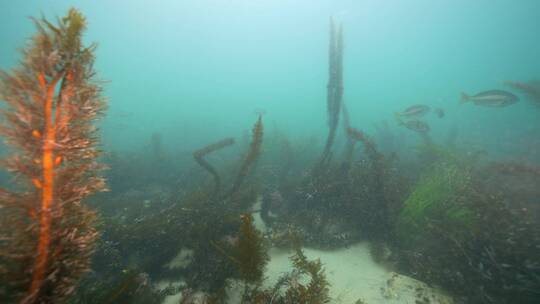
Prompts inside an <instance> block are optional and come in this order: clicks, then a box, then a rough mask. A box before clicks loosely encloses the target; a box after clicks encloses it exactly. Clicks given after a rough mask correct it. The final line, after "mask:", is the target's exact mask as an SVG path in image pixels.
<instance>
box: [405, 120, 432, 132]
mask: <svg viewBox="0 0 540 304" xmlns="http://www.w3.org/2000/svg"><path fill="white" fill-rule="evenodd" d="M398 123H399V124H400V125H402V126H404V127H405V128H407V129H409V130H413V131H416V132H420V133H426V132H429V130H430V127H429V125H428V124H427V123H425V122H423V121H421V120H418V119H412V120H407V121H401V120H400V121H399V122H398Z"/></svg>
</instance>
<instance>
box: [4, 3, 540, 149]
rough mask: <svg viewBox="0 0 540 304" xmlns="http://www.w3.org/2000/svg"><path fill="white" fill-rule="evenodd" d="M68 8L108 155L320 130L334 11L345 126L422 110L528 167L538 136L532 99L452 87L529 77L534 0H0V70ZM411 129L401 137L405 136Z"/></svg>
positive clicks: (539, 47)
mask: <svg viewBox="0 0 540 304" xmlns="http://www.w3.org/2000/svg"><path fill="white" fill-rule="evenodd" d="M71 6H74V7H77V8H79V9H80V10H81V11H82V12H84V14H85V15H86V17H87V19H88V31H87V34H86V37H85V39H86V41H87V42H93V41H95V42H97V43H98V46H99V47H98V49H97V53H96V54H97V61H96V67H97V70H98V72H99V77H100V78H101V79H103V80H106V81H107V84H106V85H105V95H106V96H107V97H108V98H109V100H110V104H109V111H108V114H107V117H106V119H105V120H104V121H103V122H102V130H103V140H104V146H105V149H106V150H120V151H125V150H132V149H137V148H139V147H141V146H143V145H145V144H146V143H148V142H149V140H150V137H151V135H152V134H153V133H156V132H159V133H160V134H162V137H163V142H164V145H165V146H166V147H168V148H170V149H172V150H174V151H176V152H177V153H182V152H190V151H192V150H193V149H194V148H195V147H198V146H201V145H204V144H206V143H208V142H209V141H213V140H215V139H219V138H222V137H224V136H230V135H236V134H241V133H242V132H245V130H247V129H249V127H250V126H251V124H252V122H253V121H254V120H255V118H256V116H255V114H254V112H256V111H260V110H264V111H265V112H266V117H265V119H266V122H267V124H268V126H272V125H273V126H277V127H278V128H280V129H282V130H285V131H286V132H287V133H288V134H290V135H292V136H302V137H304V136H312V135H316V136H319V135H322V134H326V128H327V125H326V122H327V118H326V101H325V98H326V82H327V77H328V75H327V74H328V72H327V52H328V50H327V43H328V42H327V40H328V20H329V17H330V16H333V17H334V18H335V19H337V20H339V21H340V22H342V23H343V25H344V31H345V55H344V56H345V59H344V66H345V71H344V73H345V74H344V78H345V82H344V86H345V94H344V101H345V102H346V104H347V106H348V108H349V111H350V115H351V120H352V121H353V122H354V124H355V126H357V127H359V128H363V129H365V130H367V131H368V132H369V131H372V130H373V124H374V123H379V122H381V121H383V120H386V121H388V123H389V124H390V125H394V124H395V120H394V117H393V113H394V112H396V111H400V110H403V109H404V108H405V107H407V106H409V105H411V104H416V103H422V104H428V105H430V106H433V107H435V106H436V107H442V108H444V109H445V111H446V117H445V119H436V118H435V116H433V117H432V118H429V119H428V123H430V125H431V127H432V130H433V131H432V137H433V138H445V137H446V136H447V133H448V131H449V130H454V131H453V132H457V133H458V134H459V138H460V140H461V141H462V143H464V144H467V143H473V142H474V143H475V144H478V145H480V146H481V147H482V148H483V149H485V150H487V151H489V152H490V155H492V156H503V157H507V156H508V157H518V156H517V155H518V154H519V155H521V154H523V155H521V156H519V157H529V158H530V157H532V158H534V156H530V155H525V154H527V153H526V151H527V146H526V144H527V142H528V141H530V140H529V139H530V138H534V137H537V136H536V135H537V134H539V130H540V127H539V123H538V121H539V120H538V115H539V114H538V113H539V112H538V111H536V110H531V109H533V106H532V105H531V104H529V103H527V102H520V103H518V104H517V105H514V106H512V107H508V108H498V109H486V108H481V107H475V106H473V105H471V104H466V105H459V104H458V103H459V96H460V92H462V91H464V92H467V93H469V94H474V93H476V92H479V91H483V90H487V89H493V88H503V89H504V88H505V87H504V85H503V84H502V82H503V81H505V80H520V81H527V80H530V79H533V78H535V77H536V78H538V71H539V70H540V60H539V56H540V55H539V54H540V38H539V37H538V35H537V34H536V31H537V30H538V29H539V28H540V2H538V1H536V0H521V1H510V0H477V1H468V0H456V1H442V0H414V1H391V0H378V1H358V0H348V1H345V0H337V1H336V0H333V1H312V0H296V1H285V0H222V1H218V0H197V1H156V2H149V1H140V0H136V1H133V0H122V1H64V0H59V1H36V0H31V1H16V2H13V1H6V0H4V1H0V20H1V21H0V23H1V25H2V26H1V27H0V40H1V41H2V43H1V47H0V67H2V68H3V69H8V68H10V67H14V66H15V65H16V64H17V60H18V58H19V54H18V53H17V51H16V50H17V49H18V48H20V47H22V46H23V45H24V43H25V39H28V37H30V36H31V35H32V33H33V31H34V28H33V25H32V23H31V22H29V20H28V17H30V16H39V15H40V14H43V15H44V16H47V17H52V16H62V15H63V14H64V13H65V12H66V11H67V9H68V8H69V7H71ZM270 128H272V127H270ZM407 131H408V130H405V129H404V128H402V129H401V130H400V131H398V132H400V134H401V136H400V137H402V138H408V137H410V138H415V135H414V134H410V132H407ZM322 138H323V137H322V136H321V142H322ZM411 140H412V139H411ZM504 141H512V142H513V143H514V145H513V146H509V147H506V146H504V145H502V144H501V142H504ZM405 146H406V145H405ZM505 149H506V150H505ZM519 150H521V151H519ZM528 153H529V154H530V151H529V152H528ZM536 153H537V154H538V151H536Z"/></svg>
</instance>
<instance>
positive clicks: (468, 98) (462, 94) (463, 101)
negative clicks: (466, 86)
mask: <svg viewBox="0 0 540 304" xmlns="http://www.w3.org/2000/svg"><path fill="white" fill-rule="evenodd" d="M470 99H471V98H470V97H469V95H467V94H465V93H463V92H462V93H461V100H460V101H459V103H466V102H467V101H469V100H470Z"/></svg>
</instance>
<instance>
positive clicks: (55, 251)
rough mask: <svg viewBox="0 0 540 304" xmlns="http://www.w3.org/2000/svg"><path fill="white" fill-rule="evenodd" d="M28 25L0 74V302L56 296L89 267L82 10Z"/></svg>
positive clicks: (88, 50) (92, 113)
mask: <svg viewBox="0 0 540 304" xmlns="http://www.w3.org/2000/svg"><path fill="white" fill-rule="evenodd" d="M34 21H35V25H36V28H37V34H36V35H35V36H34V37H33V39H32V40H31V41H30V43H29V45H28V46H27V47H26V48H24V49H23V50H22V55H23V60H21V63H20V67H18V68H15V69H13V70H12V71H10V72H1V74H0V99H1V100H3V101H5V103H6V105H7V107H5V108H4V109H3V111H2V118H3V120H2V124H1V127H0V131H1V134H2V135H3V136H4V138H5V140H6V143H7V144H9V145H10V146H11V147H12V148H13V149H14V151H15V154H14V155H12V156H11V157H10V158H8V159H7V160H6V161H5V162H4V166H5V167H6V168H7V170H9V171H10V172H12V173H14V176H15V178H16V180H17V181H18V182H19V184H20V187H18V188H17V191H18V192H12V190H8V189H0V194H1V201H0V208H1V209H2V213H1V214H0V224H1V231H0V240H1V241H0V265H1V266H0V298H1V300H0V302H2V303H14V302H22V303H60V302H63V301H65V299H66V298H67V297H68V296H70V295H71V294H72V292H73V291H74V289H75V285H76V283H77V281H78V280H79V278H80V276H81V274H82V273H84V272H85V271H87V270H88V269H89V264H90V256H91V254H92V252H93V248H94V242H95V239H96V235H97V233H96V230H95V228H94V218H95V214H94V212H93V211H91V210H89V209H88V208H87V207H86V206H85V205H84V204H82V203H81V201H82V200H83V199H84V198H85V197H87V196H89V195H91V194H92V193H94V192H96V191H101V190H104V189H105V181H104V179H102V178H101V177H99V176H98V175H97V173H98V171H99V170H100V169H101V166H100V165H99V164H98V163H97V162H96V158H97V157H98V155H99V154H100V153H99V152H100V151H99V150H98V149H97V147H96V146H97V143H98V136H97V129H96V127H95V126H94V124H93V122H94V120H95V119H96V118H98V117H99V116H101V114H102V112H103V110H104V108H105V103H104V100H103V98H102V96H101V88H100V87H99V85H98V84H97V82H96V80H95V78H94V76H95V71H94V69H93V63H94V48H95V46H94V45H90V46H89V47H85V46H83V44H82V33H83V31H84V29H85V27H86V21H85V19H84V17H83V16H82V15H81V13H79V12H78V11H77V10H75V9H71V10H70V11H69V13H68V14H67V16H66V17H64V18H62V19H59V20H58V23H57V25H53V24H51V23H49V22H48V21H47V20H45V19H35V20H34Z"/></svg>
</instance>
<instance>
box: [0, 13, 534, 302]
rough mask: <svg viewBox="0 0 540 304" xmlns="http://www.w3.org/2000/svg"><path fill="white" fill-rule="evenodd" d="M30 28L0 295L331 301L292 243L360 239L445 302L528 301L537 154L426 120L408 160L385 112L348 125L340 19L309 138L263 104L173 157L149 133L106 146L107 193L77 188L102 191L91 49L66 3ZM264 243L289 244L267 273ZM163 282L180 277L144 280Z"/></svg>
mask: <svg viewBox="0 0 540 304" xmlns="http://www.w3.org/2000/svg"><path fill="white" fill-rule="evenodd" d="M36 25H37V27H38V32H37V34H36V36H35V37H34V39H33V40H32V43H31V46H29V47H28V48H27V49H25V50H24V51H23V56H24V60H23V61H22V65H21V67H20V69H17V70H14V71H13V72H10V73H3V74H1V87H0V88H1V90H0V92H1V94H2V95H1V99H2V100H4V101H6V102H7V103H8V106H9V107H8V108H6V109H5V110H4V111H3V115H4V124H3V126H2V129H1V131H2V134H3V135H4V136H5V138H6V139H7V141H6V143H7V144H8V145H10V146H12V147H13V148H14V150H13V153H14V154H13V155H14V156H13V157H12V158H10V159H9V161H8V162H7V163H6V164H7V168H8V169H10V171H12V172H15V173H16V175H17V181H18V182H19V183H18V184H17V185H14V186H13V187H8V188H9V190H8V189H1V190H0V197H1V199H2V200H1V205H0V207H1V213H0V224H1V225H2V226H1V233H2V234H1V235H0V246H1V247H0V248H1V249H0V297H1V299H2V302H3V303H12V302H17V301H20V302H22V303H60V302H66V301H67V302H68V303H161V302H162V301H163V299H164V298H165V297H166V296H167V295H172V294H176V293H178V292H180V291H181V292H182V295H183V297H182V300H181V303H226V301H227V299H228V298H229V296H230V295H229V292H230V290H231V286H232V285H233V284H236V286H238V284H240V286H241V287H242V288H241V302H242V303H312V304H317V303H328V302H329V301H330V300H331V299H330V296H329V290H330V289H331V288H332V286H330V285H329V283H328V281H327V278H326V275H325V269H324V267H323V265H322V264H321V262H320V261H318V260H309V259H308V258H307V257H306V256H305V254H304V253H303V251H302V246H309V247H315V248H321V249H335V248H342V247H346V246H348V245H351V244H354V243H357V242H359V241H366V240H367V241H369V242H371V244H372V246H371V251H372V255H373V257H374V259H375V260H377V261H378V262H380V263H384V264H385V265H388V266H389V267H392V268H393V269H395V270H396V271H397V272H400V273H403V274H405V275H408V276H411V277H414V278H417V279H419V280H421V281H424V282H427V283H428V284H430V285H435V286H440V287H442V288H443V289H445V290H447V291H448V292H449V293H450V294H451V295H452V296H453V297H454V299H455V301H456V302H457V303H461V302H463V303H538V302H539V301H540V254H539V252H540V247H539V246H540V231H539V230H540V225H539V223H540V209H539V208H540V205H539V204H538V203H539V202H538V198H539V197H540V187H538V185H540V167H539V166H537V165H534V164H531V163H524V162H503V161H493V160H489V159H488V158H487V157H486V156H485V155H484V154H483V153H480V152H481V151H478V152H479V153H476V152H477V151H470V150H466V149H460V148H459V147H458V146H457V145H455V143H454V142H453V141H450V142H447V143H444V144H443V143H439V142H437V141H436V140H434V139H432V138H430V136H429V133H426V132H425V131H418V132H417V133H418V134H419V135H420V137H419V139H420V140H419V144H418V149H417V151H416V152H415V155H414V157H412V158H411V157H409V158H406V159H400V156H399V155H398V154H397V153H393V150H394V149H393V148H392V147H394V146H395V142H394V141H395V136H394V135H393V130H392V128H391V127H390V126H389V125H388V124H385V123H382V124H379V125H377V128H376V131H377V132H376V133H374V134H367V133H366V132H364V131H360V130H357V129H355V128H354V121H352V120H350V119H349V117H348V114H347V111H346V108H345V105H344V102H343V98H342V96H343V92H344V85H343V73H342V65H343V35H342V28H341V26H336V25H334V23H333V22H332V23H331V30H330V45H329V65H330V66H329V81H328V96H327V102H328V107H327V109H328V122H329V131H328V135H327V137H326V141H325V142H324V145H323V146H322V152H321V149H318V148H316V147H318V145H317V144H314V143H316V142H317V141H318V140H321V139H314V140H313V139H295V140H293V139H291V138H290V137H288V136H287V134H286V133H285V132H283V131H281V130H278V129H277V128H274V129H273V130H271V131H268V130H267V129H266V128H265V125H264V117H263V116H258V117H257V118H256V119H255V123H254V126H253V127H252V132H251V137H250V138H249V139H248V140H244V141H240V142H236V143H235V140H234V139H232V138H227V139H223V140H220V141H217V142H216V143H213V144H210V145H208V146H206V147H203V148H201V149H199V150H196V151H194V153H193V157H184V158H182V157H172V155H173V154H174V153H173V151H164V149H165V148H164V147H163V144H162V140H163V139H161V136H160V135H159V134H158V133H156V134H155V135H153V136H152V138H151V139H150V142H151V143H152V149H149V150H146V151H144V152H132V153H129V154H128V153H125V152H122V153H120V152H114V151H106V153H104V155H103V156H102V159H101V163H102V164H104V165H106V166H107V167H109V169H108V170H107V171H105V172H104V173H103V175H104V177H105V178H106V180H107V183H108V187H109V188H110V191H108V192H105V193H100V194H97V195H95V196H92V197H91V198H86V196H88V195H90V194H92V193H94V192H96V191H98V190H103V189H104V184H103V181H102V179H101V178H100V177H98V175H97V173H96V172H97V171H99V169H100V168H102V167H103V166H102V165H98V163H97V162H96V161H97V156H98V152H99V151H98V150H97V149H96V148H95V144H96V141H97V135H96V133H95V129H94V128H93V127H92V124H93V122H94V119H95V117H96V116H98V115H99V114H100V113H101V111H102V109H103V102H102V99H101V97H100V95H99V94H100V88H99V86H98V83H97V82H95V80H94V78H93V77H94V72H93V70H92V64H91V63H92V60H93V56H92V55H93V46H90V47H84V46H82V45H81V41H80V35H81V31H82V30H83V29H84V18H83V17H82V16H81V15H80V13H78V12H77V11H75V10H72V11H70V12H69V14H68V15H67V16H66V17H65V18H63V19H60V20H59V24H58V25H53V24H51V23H49V22H47V21H46V20H37V21H36ZM321 64H323V63H321ZM510 85H511V86H513V87H516V88H518V89H522V90H526V92H527V94H529V95H533V96H537V95H538V94H536V93H537V91H535V90H533V89H531V86H532V85H533V84H523V83H518V82H512V83H510ZM535 94H536V95H535ZM51 107H52V108H51ZM51 109H53V110H51ZM53 114H54V115H56V118H54V119H53V118H52V115H53ZM411 132H416V131H413V130H412V131H411ZM232 135H235V134H232ZM44 137H46V138H47V140H45V139H43V138H44ZM50 143H59V144H58V145H53V146H51V145H50ZM379 147H380V148H379ZM216 154H219V155H220V157H219V158H218V157H215V155H216ZM5 179H6V180H7V177H6V178H5ZM5 184H7V181H6V183H5ZM83 199H84V200H83ZM256 203H257V204H256ZM253 212H257V213H259V214H260V217H261V218H262V220H263V221H264V223H265V225H266V226H267V229H266V230H265V231H264V232H261V231H259V230H257V229H256V227H255V224H254V218H253V216H252V213H253ZM98 235H99V237H98ZM271 247H285V248H292V249H293V252H294V254H293V255H292V256H291V258H290V259H291V262H292V265H293V266H294V267H293V269H291V271H290V272H289V273H286V274H284V275H283V276H282V278H281V279H280V280H278V282H277V283H276V284H275V285H274V286H272V287H270V288H269V287H265V285H263V281H264V280H265V267H266V264H267V263H268V260H269V255H268V250H269V248H271ZM172 281H179V282H181V284H176V285H175V284H169V285H167V286H166V287H164V288H156V285H158V283H159V282H172ZM417 303H424V302H420V300H419V301H418V302H417Z"/></svg>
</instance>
